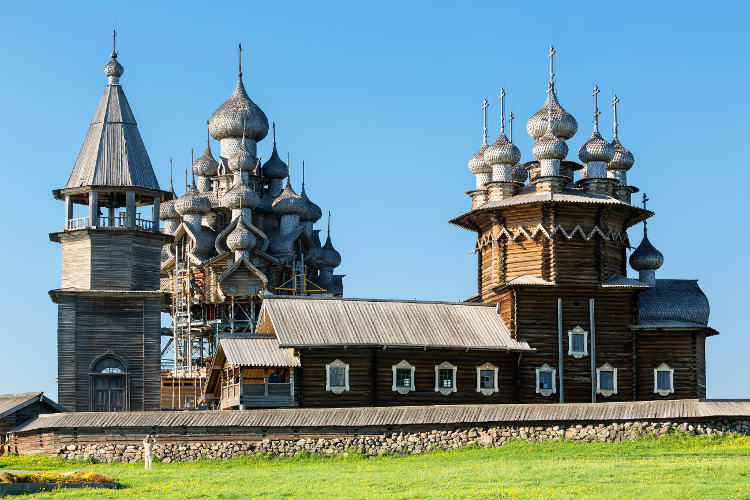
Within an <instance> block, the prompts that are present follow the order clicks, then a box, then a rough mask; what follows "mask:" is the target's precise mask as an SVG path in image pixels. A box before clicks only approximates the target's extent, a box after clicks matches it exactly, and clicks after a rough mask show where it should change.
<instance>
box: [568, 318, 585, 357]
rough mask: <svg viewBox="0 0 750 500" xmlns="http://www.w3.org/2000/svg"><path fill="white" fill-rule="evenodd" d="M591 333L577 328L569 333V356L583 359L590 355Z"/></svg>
mask: <svg viewBox="0 0 750 500" xmlns="http://www.w3.org/2000/svg"><path fill="white" fill-rule="evenodd" d="M588 336H589V332H587V331H586V330H584V329H583V328H581V327H580V326H576V327H575V328H573V329H572V330H569V331H568V356H573V357H574V358H582V357H584V356H588V355H589V350H588Z"/></svg>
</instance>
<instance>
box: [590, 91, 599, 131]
mask: <svg viewBox="0 0 750 500" xmlns="http://www.w3.org/2000/svg"><path fill="white" fill-rule="evenodd" d="M591 95H593V96H594V132H598V131H599V115H600V114H601V113H599V105H598V103H597V97H596V96H597V95H599V86H598V85H594V92H593V93H592V94H591Z"/></svg>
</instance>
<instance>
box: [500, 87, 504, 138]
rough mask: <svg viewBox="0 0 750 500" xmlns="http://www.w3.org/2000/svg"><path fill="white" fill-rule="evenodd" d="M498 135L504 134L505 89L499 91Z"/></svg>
mask: <svg viewBox="0 0 750 500" xmlns="http://www.w3.org/2000/svg"><path fill="white" fill-rule="evenodd" d="M500 133H501V134H504V133H505V88H501V89H500Z"/></svg>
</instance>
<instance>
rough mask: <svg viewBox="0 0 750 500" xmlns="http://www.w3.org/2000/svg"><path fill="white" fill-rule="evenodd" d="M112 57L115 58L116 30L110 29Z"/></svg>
mask: <svg viewBox="0 0 750 500" xmlns="http://www.w3.org/2000/svg"><path fill="white" fill-rule="evenodd" d="M111 57H112V59H117V30H112V56H111Z"/></svg>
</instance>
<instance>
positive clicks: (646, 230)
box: [641, 193, 649, 238]
mask: <svg viewBox="0 0 750 500" xmlns="http://www.w3.org/2000/svg"><path fill="white" fill-rule="evenodd" d="M647 201H649V199H648V196H646V193H643V198H642V201H641V203H643V209H644V210H646V202H647ZM647 223H648V221H647V220H646V219H643V237H644V238H645V237H647V236H648V227H646V224H647Z"/></svg>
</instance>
